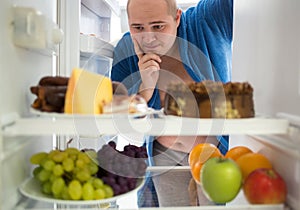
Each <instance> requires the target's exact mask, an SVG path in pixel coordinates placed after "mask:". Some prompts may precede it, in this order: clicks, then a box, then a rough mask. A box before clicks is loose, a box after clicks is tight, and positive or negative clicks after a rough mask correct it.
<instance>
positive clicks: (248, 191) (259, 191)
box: [243, 168, 287, 204]
mask: <svg viewBox="0 0 300 210" xmlns="http://www.w3.org/2000/svg"><path fill="white" fill-rule="evenodd" d="M243 191H244V195H245V197H246V199H247V200H248V202H249V203H251V204H279V203H284V202H285V201H286V196H287V187H286V183H285V181H284V180H283V178H282V177H281V176H280V175H279V174H278V173H277V172H276V171H275V170H274V169H266V168H260V169H256V170H255V171H253V172H251V173H250V174H249V176H248V177H247V178H246V179H245V182H244V185H243Z"/></svg>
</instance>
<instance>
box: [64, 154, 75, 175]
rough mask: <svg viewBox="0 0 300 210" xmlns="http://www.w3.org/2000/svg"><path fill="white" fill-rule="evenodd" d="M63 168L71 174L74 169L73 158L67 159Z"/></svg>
mask: <svg viewBox="0 0 300 210" xmlns="http://www.w3.org/2000/svg"><path fill="white" fill-rule="evenodd" d="M62 165H63V168H64V170H65V171H67V172H71V171H72V170H73V169H74V161H73V160H72V158H69V157H68V158H66V159H64V160H63V162H62Z"/></svg>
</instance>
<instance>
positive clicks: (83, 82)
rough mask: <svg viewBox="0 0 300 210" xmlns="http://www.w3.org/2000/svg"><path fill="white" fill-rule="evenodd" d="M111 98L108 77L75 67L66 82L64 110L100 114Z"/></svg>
mask: <svg viewBox="0 0 300 210" xmlns="http://www.w3.org/2000/svg"><path fill="white" fill-rule="evenodd" d="M112 98H113V88H112V82H111V80H110V79H109V78H108V77H105V76H103V75H100V74H96V73H93V72H89V71H86V70H83V69H79V68H75V69H73V71H72V74H71V77H70V79H69V82H68V87H67V92H66V97H65V107H64V112H65V113H66V114H102V113H103V106H104V105H105V104H106V103H109V102H111V101H112Z"/></svg>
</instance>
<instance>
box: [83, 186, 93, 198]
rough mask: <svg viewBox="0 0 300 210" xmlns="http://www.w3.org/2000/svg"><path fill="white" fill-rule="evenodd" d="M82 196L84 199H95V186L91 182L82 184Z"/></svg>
mask: <svg viewBox="0 0 300 210" xmlns="http://www.w3.org/2000/svg"><path fill="white" fill-rule="evenodd" d="M82 198H83V200H93V199H94V188H93V185H92V184H91V183H90V182H86V183H84V185H83V186H82Z"/></svg>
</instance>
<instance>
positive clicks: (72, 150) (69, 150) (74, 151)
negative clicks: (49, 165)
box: [65, 147, 80, 156]
mask: <svg viewBox="0 0 300 210" xmlns="http://www.w3.org/2000/svg"><path fill="white" fill-rule="evenodd" d="M65 152H66V153H67V154H68V155H69V156H70V155H75V156H77V154H78V153H79V152H80V151H79V149H77V148H74V147H68V148H67V149H65Z"/></svg>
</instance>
